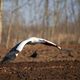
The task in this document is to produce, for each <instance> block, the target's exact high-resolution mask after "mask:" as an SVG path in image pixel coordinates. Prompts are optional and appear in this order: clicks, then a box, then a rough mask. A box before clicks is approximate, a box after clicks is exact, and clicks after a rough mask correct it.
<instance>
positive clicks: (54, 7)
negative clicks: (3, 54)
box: [0, 0, 80, 47]
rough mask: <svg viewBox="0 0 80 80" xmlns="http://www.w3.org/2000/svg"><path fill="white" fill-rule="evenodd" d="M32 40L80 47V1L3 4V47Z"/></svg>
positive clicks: (31, 0)
mask: <svg viewBox="0 0 80 80" xmlns="http://www.w3.org/2000/svg"><path fill="white" fill-rule="evenodd" d="M31 36H37V37H43V38H46V39H48V40H51V41H54V42H56V43H58V44H61V43H66V44H68V43H80V0H24V1H23V0H0V43H1V44H2V45H4V46H6V47H9V46H13V45H14V44H15V43H16V42H18V41H21V40H23V39H26V38H28V37H31Z"/></svg>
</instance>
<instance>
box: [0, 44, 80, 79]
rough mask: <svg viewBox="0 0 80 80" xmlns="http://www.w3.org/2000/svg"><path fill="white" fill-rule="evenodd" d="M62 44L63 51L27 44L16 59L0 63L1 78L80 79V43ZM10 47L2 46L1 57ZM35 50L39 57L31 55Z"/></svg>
mask: <svg viewBox="0 0 80 80" xmlns="http://www.w3.org/2000/svg"><path fill="white" fill-rule="evenodd" d="M61 46H62V48H63V49H64V50H63V51H59V50H58V49H57V48H55V47H52V46H47V45H42V44H37V45H27V46H26V47H25V48H24V49H23V51H22V52H21V53H20V55H19V56H18V57H17V58H16V59H15V60H14V61H12V62H10V63H6V64H2V65H0V80H80V44H71V45H61ZM9 49H10V48H9ZM9 49H6V48H5V47H3V46H1V47H0V59H2V57H3V56H4V55H5V54H6V52H8V50H9ZM35 50H36V51H37V54H38V55H37V57H36V58H32V57H30V55H31V54H32V53H33V52H34V51H35ZM69 54H71V55H72V56H73V57H71V56H69Z"/></svg>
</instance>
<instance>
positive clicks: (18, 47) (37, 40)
mask: <svg viewBox="0 0 80 80" xmlns="http://www.w3.org/2000/svg"><path fill="white" fill-rule="evenodd" d="M28 44H33V45H34V44H45V45H49V46H54V47H56V48H58V49H59V50H61V49H62V48H61V47H60V46H58V45H57V44H55V43H53V42H51V41H48V40H46V39H43V38H37V37H31V38H29V39H27V40H23V41H21V42H19V43H18V44H16V45H15V46H14V47H13V48H12V49H11V50H10V51H9V52H8V53H7V54H6V55H5V56H4V58H3V60H2V61H1V63H5V62H9V61H11V60H13V59H15V58H16V57H17V56H18V54H19V52H21V51H22V50H23V48H24V46H25V45H28Z"/></svg>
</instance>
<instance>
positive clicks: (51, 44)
mask: <svg viewBox="0 0 80 80" xmlns="http://www.w3.org/2000/svg"><path fill="white" fill-rule="evenodd" d="M39 41H40V42H41V43H42V44H45V45H49V46H54V47H57V48H58V49H60V50H61V47H60V46H58V45H57V44H55V43H53V42H51V41H48V40H46V39H41V38H39Z"/></svg>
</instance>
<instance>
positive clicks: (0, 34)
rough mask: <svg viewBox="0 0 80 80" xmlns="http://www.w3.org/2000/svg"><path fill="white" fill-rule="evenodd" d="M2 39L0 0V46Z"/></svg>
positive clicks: (0, 2) (0, 8)
mask: <svg viewBox="0 0 80 80" xmlns="http://www.w3.org/2000/svg"><path fill="white" fill-rule="evenodd" d="M1 39H2V0H0V44H1Z"/></svg>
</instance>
